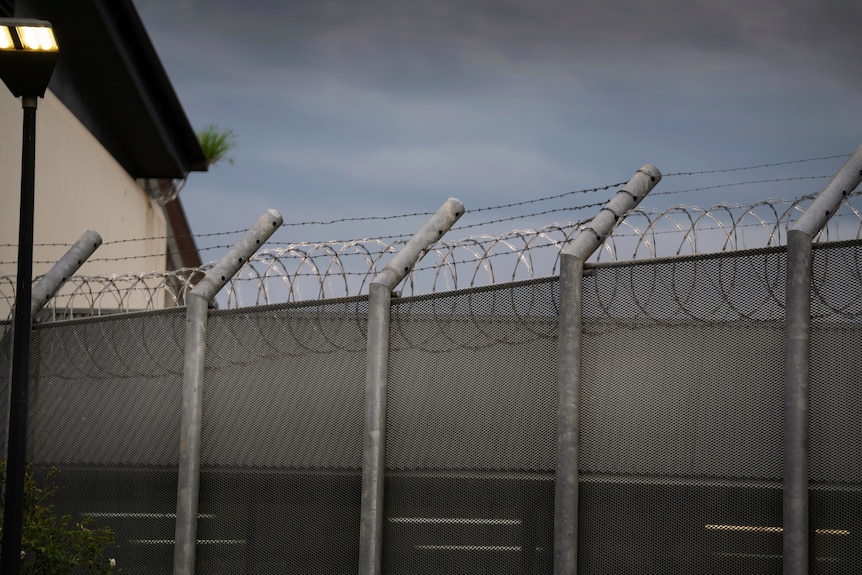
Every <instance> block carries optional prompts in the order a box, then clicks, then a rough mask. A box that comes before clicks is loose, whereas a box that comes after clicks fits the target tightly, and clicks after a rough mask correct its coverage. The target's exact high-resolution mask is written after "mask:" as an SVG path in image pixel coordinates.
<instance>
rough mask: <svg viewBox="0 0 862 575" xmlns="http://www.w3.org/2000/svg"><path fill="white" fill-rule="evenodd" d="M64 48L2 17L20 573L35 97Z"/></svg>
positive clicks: (45, 31) (10, 539) (12, 572)
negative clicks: (15, 151) (13, 155)
mask: <svg viewBox="0 0 862 575" xmlns="http://www.w3.org/2000/svg"><path fill="white" fill-rule="evenodd" d="M58 55H59V49H58V47H57V41H56V40H55V38H54V31H53V30H52V28H51V24H50V23H49V22H45V21H43V20H29V19H17V18H0V78H2V79H3V82H4V83H5V84H6V86H7V87H8V88H9V90H10V91H11V92H12V95H13V96H15V97H16V98H19V97H20V98H21V105H22V107H23V108H24V131H23V143H22V151H21V216H20V220H19V223H18V276H17V278H16V288H15V290H16V291H15V315H14V318H13V322H12V380H11V384H10V388H11V389H10V394H9V395H10V403H9V428H8V434H7V437H6V439H7V445H8V447H7V454H6V492H5V505H4V513H3V543H2V548H0V573H4V574H8V575H18V574H19V573H20V572H21V530H22V527H23V515H24V471H25V466H26V455H27V453H26V452H27V386H28V383H29V382H28V379H29V377H30V331H31V328H32V317H31V311H30V305H31V302H30V299H31V288H32V282H33V205H34V183H35V179H36V102H37V100H38V99H39V98H41V97H44V96H45V90H46V89H47V88H48V81H49V80H50V79H51V74H52V73H53V71H54V64H56V62H57V56H58Z"/></svg>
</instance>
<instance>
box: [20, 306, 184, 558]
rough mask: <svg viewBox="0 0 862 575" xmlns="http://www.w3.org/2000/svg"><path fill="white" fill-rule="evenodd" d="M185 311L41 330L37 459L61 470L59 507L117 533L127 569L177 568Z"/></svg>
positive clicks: (34, 429) (33, 429)
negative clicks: (179, 448)
mask: <svg viewBox="0 0 862 575" xmlns="http://www.w3.org/2000/svg"><path fill="white" fill-rule="evenodd" d="M184 319H185V316H184V314H183V310H174V311H171V312H160V313H148V314H141V315H123V316H114V317H106V318H95V319H91V320H81V321H71V322H63V323H57V324H46V325H42V326H39V327H37V328H36V329H34V332H33V363H32V370H33V378H32V380H33V382H32V385H31V387H30V403H29V407H30V410H29V416H28V428H29V431H28V444H29V449H28V460H29V461H31V462H33V464H34V465H35V466H36V467H37V469H45V468H47V467H57V468H58V469H59V471H60V475H59V476H58V477H57V479H56V483H57V485H59V486H60V489H59V491H58V496H57V509H58V511H60V512H61V513H73V514H75V516H77V517H91V518H93V520H94V522H95V524H96V525H109V526H110V527H111V528H112V529H113V530H114V532H115V533H116V535H117V541H118V544H117V547H116V548H115V549H112V550H111V556H112V557H114V558H115V559H116V561H117V565H118V566H120V567H121V568H122V570H123V572H124V573H133V574H134V573H169V572H170V570H171V566H172V564H173V538H174V526H175V523H174V515H175V513H176V484H177V474H176V467H177V464H178V461H179V456H178V450H177V445H178V441H179V431H180V415H181V408H182V369H183V368H182V365H183V358H182V353H183V347H184V345H183V341H184V329H185V328H184Z"/></svg>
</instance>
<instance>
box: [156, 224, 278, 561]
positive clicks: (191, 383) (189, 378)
mask: <svg viewBox="0 0 862 575" xmlns="http://www.w3.org/2000/svg"><path fill="white" fill-rule="evenodd" d="M282 222H283V219H282V217H281V214H279V213H278V212H277V211H276V210H272V209H270V210H267V212H266V213H265V214H263V215H262V216H261V217H260V219H259V220H258V221H257V223H255V225H254V226H253V227H252V228H251V229H250V230H248V231H247V232H246V233H245V235H244V236H243V237H242V239H240V241H238V242H237V243H236V245H234V246H233V247H232V248H231V249H230V251H228V253H227V254H225V256H224V257H223V258H222V259H221V260H219V262H218V263H217V264H216V265H215V266H214V267H213V268H212V269H211V270H209V272H207V274H206V276H205V277H204V278H203V279H202V280H201V281H200V282H199V283H198V284H197V285H196V286H195V287H194V289H192V291H191V292H190V293H189V294H188V296H187V298H186V338H185V352H184V364H183V415H182V426H181V430H180V465H179V479H178V481H177V518H176V522H177V524H176V536H175V541H174V544H175V547H174V571H173V572H174V575H193V574H194V572H195V556H196V545H197V520H198V495H199V492H200V458H201V424H202V420H203V387H204V366H205V353H204V352H205V351H206V330H207V310H208V308H209V304H210V301H212V299H213V298H214V297H215V296H216V294H217V293H218V292H219V291H220V290H221V288H222V287H224V286H225V284H227V282H228V281H230V279H231V278H232V277H233V276H234V274H235V273H236V272H237V271H239V269H240V268H241V267H242V266H243V265H245V263H246V262H247V261H248V259H249V258H250V257H251V256H252V255H253V254H254V253H255V252H256V251H257V250H258V249H259V248H260V247H261V246H262V245H263V244H264V243H265V242H266V240H267V239H269V237H270V236H271V235H272V234H273V233H274V232H275V231H276V230H277V229H278V228H279V226H281V224H282Z"/></svg>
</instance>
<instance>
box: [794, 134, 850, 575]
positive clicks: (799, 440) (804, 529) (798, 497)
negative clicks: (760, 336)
mask: <svg viewBox="0 0 862 575" xmlns="http://www.w3.org/2000/svg"><path fill="white" fill-rule="evenodd" d="M860 182H862V146H859V147H858V148H856V151H855V152H854V153H853V155H852V156H850V158H849V159H848V160H847V161H846V162H845V163H844V165H843V166H841V168H840V169H839V170H838V172H837V173H836V174H835V175H834V176H833V177H832V179H831V180H830V181H829V183H828V184H826V187H825V188H823V190H822V191H821V192H820V193H819V194H818V195H817V197H816V198H815V199H814V201H813V202H811V205H810V206H808V209H807V210H805V213H803V214H802V215H801V216H800V217H799V219H798V220H796V223H794V224H793V226H791V227H790V228H789V229H788V230H787V278H786V286H785V287H786V294H787V295H786V297H787V302H786V308H785V309H786V311H785V313H786V318H785V322H784V325H785V334H784V351H785V356H784V357H785V360H784V361H785V367H784V374H785V377H784V490H783V502H782V515H783V531H782V538H783V541H782V545H783V548H784V549H783V553H782V564H783V573H784V575H807V574H808V566H809V542H810V538H809V530H808V379H809V370H808V362H809V353H810V337H811V333H810V332H811V243H812V242H813V241H814V237H815V236H816V235H817V234H818V233H820V230H822V229H823V226H825V225H826V222H827V221H828V220H829V218H830V217H832V215H833V214H834V213H835V212H836V211H837V210H838V207H839V206H840V204H841V202H842V201H843V200H844V198H846V197H847V195H848V194H849V193H850V192H852V191H853V190H855V189H856V187H857V186H858V185H859V183H860Z"/></svg>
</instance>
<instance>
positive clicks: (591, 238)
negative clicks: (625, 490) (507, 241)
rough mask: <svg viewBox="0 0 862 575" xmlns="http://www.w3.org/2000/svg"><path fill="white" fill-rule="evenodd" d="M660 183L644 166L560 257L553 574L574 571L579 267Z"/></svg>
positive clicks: (657, 174) (655, 171) (566, 574)
mask: <svg viewBox="0 0 862 575" xmlns="http://www.w3.org/2000/svg"><path fill="white" fill-rule="evenodd" d="M659 181H661V172H660V171H659V169H658V168H656V167H655V166H653V165H652V164H644V165H643V166H642V167H641V168H640V169H639V170H638V171H637V172H636V173H635V175H634V176H632V178H631V179H630V180H629V181H628V183H627V184H626V185H625V187H624V188H623V189H622V190H620V191H619V192H617V194H616V195H615V196H614V197H613V198H611V201H610V202H608V203H607V205H605V206H604V207H603V208H602V209H601V211H600V212H599V213H598V214H597V215H596V217H594V218H593V220H592V221H591V222H590V224H589V225H588V226H587V227H586V228H585V229H584V230H583V231H582V232H581V233H580V234H579V235H578V237H577V238H575V240H574V241H573V242H572V243H571V244H569V245H568V246H567V247H565V248H564V249H563V251H562V252H561V254H560V319H559V322H560V323H559V331H558V334H557V353H558V365H557V469H556V485H555V494H554V499H555V500H554V574H555V575H575V574H576V573H577V571H578V459H579V446H578V436H579V431H580V395H581V355H582V350H581V348H582V338H581V328H582V324H583V318H582V316H581V299H582V298H581V283H582V280H583V273H584V263H585V262H586V261H587V259H588V258H589V257H590V256H591V255H592V253H593V252H594V251H595V250H596V248H598V247H599V246H600V245H601V244H602V242H604V241H605V238H607V236H609V235H610V234H611V232H612V231H613V230H614V228H615V227H616V226H617V224H618V223H619V222H620V221H621V220H622V219H623V218H624V217H625V216H626V214H628V212H629V211H630V210H631V209H632V208H634V207H635V206H637V205H638V204H639V203H640V201H641V200H642V199H643V198H644V197H645V196H646V195H647V194H648V193H649V192H650V190H652V189H653V188H654V187H655V186H656V184H658V183H659Z"/></svg>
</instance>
